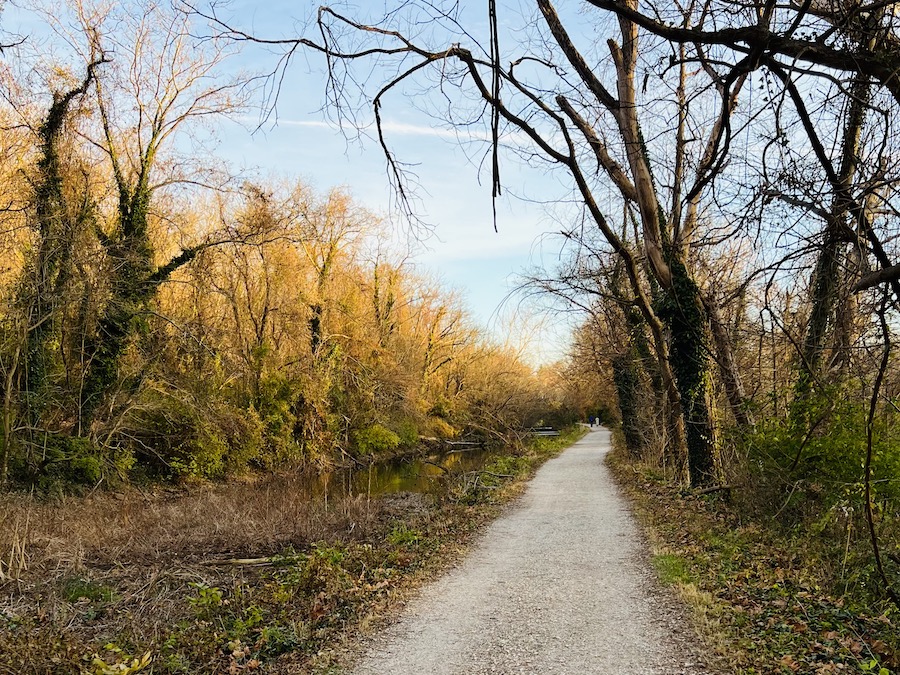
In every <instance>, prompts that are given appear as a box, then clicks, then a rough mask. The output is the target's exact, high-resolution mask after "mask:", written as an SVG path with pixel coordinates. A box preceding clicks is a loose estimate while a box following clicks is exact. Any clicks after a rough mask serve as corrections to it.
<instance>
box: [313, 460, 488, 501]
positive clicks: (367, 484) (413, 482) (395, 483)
mask: <svg viewBox="0 0 900 675" xmlns="http://www.w3.org/2000/svg"><path fill="white" fill-rule="evenodd" d="M492 455H493V453H492V452H491V451H489V450H485V449H484V448H467V449H464V450H457V451H450V452H446V453H440V454H433V455H429V456H426V457H407V458H397V459H393V460H390V461H387V462H379V463H375V464H372V465H370V466H360V467H355V468H349V469H337V470H334V471H331V472H327V473H318V474H310V475H309V476H308V480H309V484H308V485H309V490H310V492H311V493H312V496H314V497H321V496H323V495H328V496H329V497H331V498H335V497H353V496H356V495H371V496H376V495H385V494H393V493H397V492H422V493H437V492H440V491H441V490H442V489H443V486H444V485H446V479H447V478H448V477H449V476H458V475H460V474H462V473H466V472H468V471H477V470H479V469H481V468H482V467H483V466H484V465H485V463H486V462H487V461H489V459H490V457H491V456H492Z"/></svg>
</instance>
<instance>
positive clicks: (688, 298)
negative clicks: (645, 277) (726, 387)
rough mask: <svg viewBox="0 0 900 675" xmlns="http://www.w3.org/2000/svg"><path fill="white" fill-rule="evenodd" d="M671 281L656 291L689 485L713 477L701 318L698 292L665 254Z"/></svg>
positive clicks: (713, 449)
mask: <svg viewBox="0 0 900 675" xmlns="http://www.w3.org/2000/svg"><path fill="white" fill-rule="evenodd" d="M669 269H670V270H671V273H672V279H671V281H672V283H671V285H670V287H669V288H668V289H665V290H663V291H661V293H660V295H659V300H658V304H659V310H658V311H659V314H660V316H661V317H663V319H664V320H665V321H666V325H667V326H668V328H669V331H670V333H671V344H670V352H669V356H670V360H671V364H672V369H673V370H674V372H675V379H676V382H677V384H678V391H679V393H680V394H681V407H682V411H683V415H684V422H685V432H686V433H685V437H686V442H687V463H688V475H689V478H690V483H691V485H692V486H694V487H699V486H704V485H711V484H713V483H715V482H716V480H717V477H718V467H719V457H718V443H717V439H716V431H715V420H714V416H713V405H712V372H711V363H710V356H709V354H710V349H709V339H708V337H707V318H706V314H705V312H704V309H703V303H702V301H701V297H700V291H699V289H698V288H697V284H696V282H695V281H694V280H693V279H692V278H691V276H690V274H689V272H688V270H687V268H686V267H685V265H684V263H683V262H681V261H680V260H677V259H674V258H670V260H669Z"/></svg>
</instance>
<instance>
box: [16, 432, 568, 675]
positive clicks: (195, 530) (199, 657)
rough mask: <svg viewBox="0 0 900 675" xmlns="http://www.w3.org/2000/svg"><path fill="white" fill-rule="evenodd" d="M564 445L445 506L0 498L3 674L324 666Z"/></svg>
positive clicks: (267, 490)
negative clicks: (510, 475)
mask: <svg viewBox="0 0 900 675" xmlns="http://www.w3.org/2000/svg"><path fill="white" fill-rule="evenodd" d="M571 440H574V437H571V436H570V437H566V438H562V439H559V440H556V439H554V441H555V445H554V444H550V445H548V446H547V447H543V445H541V444H538V445H536V447H535V449H534V451H533V453H532V454H530V455H529V456H528V457H526V458H522V457H519V458H516V459H515V460H513V459H511V458H499V459H496V460H495V461H496V462H501V461H504V462H506V463H508V464H510V465H512V463H514V464H515V465H516V466H517V467H519V468H518V469H517V477H516V478H515V479H503V481H501V482H502V485H501V484H498V485H496V486H492V487H493V488H494V489H491V490H474V491H465V490H462V492H460V490H459V489H457V488H458V486H457V488H452V487H451V486H448V491H447V493H446V494H445V495H444V496H443V497H437V496H427V495H419V494H410V493H401V494H397V495H386V496H381V497H371V498H367V497H366V496H365V495H362V496H354V497H349V498H338V499H328V500H326V499H325V496H324V494H323V493H322V492H321V491H320V490H313V492H312V494H313V495H314V496H313V497H312V498H311V497H310V496H309V495H310V486H309V481H308V479H307V478H304V477H302V476H293V477H289V476H281V477H269V478H265V479H257V480H244V481H236V482H232V483H230V484H220V485H204V486H192V487H189V488H185V489H166V488H162V487H157V488H156V489H155V490H152V491H141V490H138V489H130V490H127V491H124V492H120V493H95V494H92V495H89V496H87V497H67V498H60V499H57V500H53V501H46V500H41V499H37V498H35V497H32V496H29V495H24V494H7V495H4V496H0V509H2V512H3V513H4V514H5V516H6V517H4V518H3V519H2V520H0V558H2V559H3V560H4V563H3V565H4V568H3V569H4V578H3V579H2V580H0V675H3V674H5V673H15V675H25V674H30V673H35V674H37V673H73V672H75V673H86V674H88V675H107V673H120V674H121V673H133V672H139V671H141V670H147V671H149V669H151V668H152V672H154V673H157V674H160V673H185V674H186V673H191V674H194V673H221V672H228V673H232V672H234V673H237V672H245V671H254V672H272V673H278V672H292V673H296V672H320V671H323V670H327V669H328V668H329V667H330V664H331V663H333V661H334V660H335V659H338V658H341V655H342V654H346V653H347V652H348V651H349V652H352V643H353V638H352V636H353V635H354V634H356V632H357V631H359V630H360V627H361V626H362V627H364V626H366V625H373V624H377V623H378V621H379V620H380V619H379V617H381V616H384V615H386V614H389V613H390V612H392V611H393V609H394V608H396V605H397V602H398V601H399V600H400V599H402V598H403V597H404V594H405V593H407V592H408V590H409V589H410V588H411V587H413V586H415V584H417V583H419V582H420V581H421V580H422V579H424V578H426V577H427V576H428V575H429V574H433V573H435V570H437V569H440V567H441V566H442V565H444V564H446V563H447V562H448V561H450V560H452V559H454V558H455V557H456V556H457V555H458V554H459V551H460V550H461V549H462V548H463V547H464V546H465V543H466V542H467V541H468V539H469V537H471V535H472V533H473V532H475V531H476V530H477V528H478V527H479V526H480V525H481V524H483V523H484V522H486V521H487V520H488V519H489V518H490V517H492V516H493V515H495V514H496V512H497V508H498V505H499V504H500V503H503V502H505V501H508V500H509V499H511V498H512V497H513V495H515V494H517V493H518V491H519V490H520V488H521V485H522V483H523V482H524V480H525V479H526V478H527V477H528V475H529V473H530V471H532V470H533V469H534V468H535V467H536V466H537V465H538V464H540V463H541V462H542V461H543V460H544V459H547V458H548V457H550V456H552V455H553V454H555V452H557V451H558V450H559V449H561V447H562V446H563V445H564V443H565V442H566V441H568V442H571ZM551 445H552V446H553V447H551ZM519 465H521V466H519ZM495 473H501V472H499V471H497V472H495ZM258 558H264V559H265V560H263V561H261V562H262V564H255V563H250V564H247V563H246V561H245V562H242V563H240V564H235V563H234V559H258ZM9 561H12V563H10V562H9ZM257 562H260V561H257ZM145 656H146V658H147V659H148V660H147V661H145V662H143V665H142V662H141V658H143V657H145ZM131 664H137V665H136V666H135V668H137V670H135V669H131V670H128V668H129V667H130V665H131Z"/></svg>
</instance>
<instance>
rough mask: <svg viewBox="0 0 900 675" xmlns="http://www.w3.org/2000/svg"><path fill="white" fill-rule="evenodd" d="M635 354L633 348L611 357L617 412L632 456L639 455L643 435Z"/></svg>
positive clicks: (642, 443) (639, 381)
mask: <svg viewBox="0 0 900 675" xmlns="http://www.w3.org/2000/svg"><path fill="white" fill-rule="evenodd" d="M635 356H636V354H635V353H634V349H629V350H628V351H626V352H625V353H623V354H618V355H617V356H615V357H613V359H612V370H613V382H614V383H615V385H616V398H617V399H618V403H619V412H620V413H621V415H622V435H623V436H624V437H625V446H626V447H627V448H628V452H629V453H630V454H631V456H632V457H640V456H641V455H642V454H643V450H644V437H643V435H642V434H641V429H642V428H643V422H642V420H641V414H640V409H641V408H640V406H641V397H640V387H641V378H640V371H639V369H638V365H637V360H636V358H635Z"/></svg>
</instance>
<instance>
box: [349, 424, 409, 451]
mask: <svg viewBox="0 0 900 675" xmlns="http://www.w3.org/2000/svg"><path fill="white" fill-rule="evenodd" d="M353 436H354V440H355V441H356V449H357V450H358V451H359V453H360V454H362V455H380V454H384V453H387V452H390V451H391V450H396V449H397V447H398V446H399V445H400V437H399V436H398V435H397V434H395V433H394V432H393V431H391V430H390V429H388V428H386V427H383V426H382V425H380V424H377V423H376V424H372V425H370V426H368V427H366V428H365V429H359V430H358V431H356V432H355V433H354V435H353Z"/></svg>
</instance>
